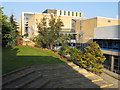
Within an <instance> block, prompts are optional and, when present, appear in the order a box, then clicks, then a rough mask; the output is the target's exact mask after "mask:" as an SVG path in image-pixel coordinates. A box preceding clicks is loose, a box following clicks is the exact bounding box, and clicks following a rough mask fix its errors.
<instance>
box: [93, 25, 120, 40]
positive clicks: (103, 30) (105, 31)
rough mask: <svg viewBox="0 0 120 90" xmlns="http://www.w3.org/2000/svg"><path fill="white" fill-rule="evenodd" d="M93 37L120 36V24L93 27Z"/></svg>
mask: <svg viewBox="0 0 120 90" xmlns="http://www.w3.org/2000/svg"><path fill="white" fill-rule="evenodd" d="M94 38H95V39H118V38H120V25H114V26H105V27H98V28H95V29H94Z"/></svg>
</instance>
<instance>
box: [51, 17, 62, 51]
mask: <svg viewBox="0 0 120 90" xmlns="http://www.w3.org/2000/svg"><path fill="white" fill-rule="evenodd" d="M49 26H50V27H49V32H50V35H49V37H50V38H49V41H50V43H49V47H50V49H53V47H54V46H55V45H56V43H57V42H58V39H59V40H60V38H61V35H60V33H59V32H60V31H61V30H62V29H61V27H62V26H64V25H63V22H62V21H61V19H60V17H58V18H57V17H56V15H51V19H50V20H49Z"/></svg>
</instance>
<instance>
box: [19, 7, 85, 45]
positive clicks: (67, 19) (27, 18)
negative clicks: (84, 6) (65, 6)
mask: <svg viewBox="0 0 120 90" xmlns="http://www.w3.org/2000/svg"><path fill="white" fill-rule="evenodd" d="M51 14H55V15H56V17H57V18H58V17H59V16H60V18H61V20H62V22H63V24H64V26H63V27H62V30H61V32H60V33H62V34H68V35H72V36H73V38H72V40H71V42H72V43H76V36H79V32H77V31H76V29H75V28H76V27H75V23H76V22H77V21H80V20H83V19H84V15H83V13H81V12H72V11H64V10H55V9H47V10H45V11H43V12H42V13H32V12H23V13H22V16H21V18H20V19H19V27H20V28H19V31H20V34H21V35H22V36H23V37H24V36H25V37H27V38H32V37H34V36H36V35H37V34H38V28H37V24H36V23H37V21H41V19H42V18H43V17H44V16H46V18H47V22H48V21H49V19H50V18H51ZM36 20H37V21H36ZM47 25H48V23H47ZM48 27H49V25H48ZM77 38H78V37H77Z"/></svg>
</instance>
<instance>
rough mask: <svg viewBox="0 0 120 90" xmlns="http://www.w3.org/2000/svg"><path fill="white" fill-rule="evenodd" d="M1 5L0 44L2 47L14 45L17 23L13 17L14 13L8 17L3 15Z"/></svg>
mask: <svg viewBox="0 0 120 90" xmlns="http://www.w3.org/2000/svg"><path fill="white" fill-rule="evenodd" d="M2 9H3V7H1V8H0V13H1V14H0V15H1V16H0V17H1V18H0V20H1V30H2V46H3V47H8V46H10V47H13V46H15V45H16V36H17V33H18V32H17V25H16V22H15V19H14V15H11V17H10V19H9V18H8V17H7V16H6V15H4V13H3V11H2Z"/></svg>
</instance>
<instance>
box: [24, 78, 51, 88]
mask: <svg viewBox="0 0 120 90" xmlns="http://www.w3.org/2000/svg"><path fill="white" fill-rule="evenodd" d="M49 81H50V80H49V79H48V78H39V79H37V80H34V81H33V82H31V83H29V84H27V85H25V86H23V87H22V88H41V87H43V86H45V85H46V84H48V83H49Z"/></svg>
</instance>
